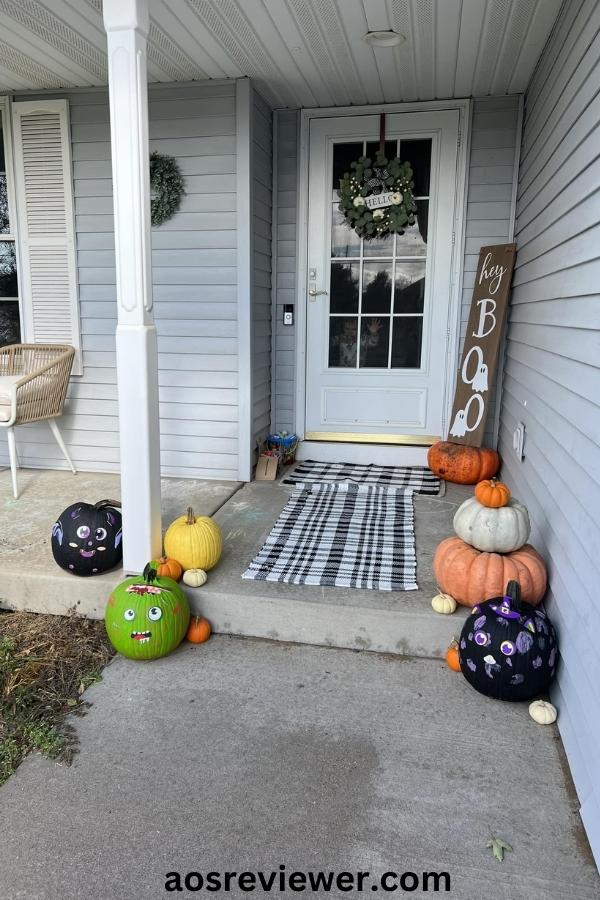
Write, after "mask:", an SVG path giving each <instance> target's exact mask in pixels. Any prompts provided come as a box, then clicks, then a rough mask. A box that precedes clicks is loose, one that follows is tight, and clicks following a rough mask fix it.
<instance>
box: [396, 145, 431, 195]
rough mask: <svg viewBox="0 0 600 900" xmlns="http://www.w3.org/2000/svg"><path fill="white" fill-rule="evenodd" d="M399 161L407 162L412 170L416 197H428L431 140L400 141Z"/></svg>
mask: <svg viewBox="0 0 600 900" xmlns="http://www.w3.org/2000/svg"><path fill="white" fill-rule="evenodd" d="M400 159H401V160H402V162H409V163H410V164H411V166H412V170H413V180H414V183H415V186H414V193H415V196H416V197H428V196H429V178H430V173H431V138H425V139H422V140H415V141H412V140H407V141H400Z"/></svg>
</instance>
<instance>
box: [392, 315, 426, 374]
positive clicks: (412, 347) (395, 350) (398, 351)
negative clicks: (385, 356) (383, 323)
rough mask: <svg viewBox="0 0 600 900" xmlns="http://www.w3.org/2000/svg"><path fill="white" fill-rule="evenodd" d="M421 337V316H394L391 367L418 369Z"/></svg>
mask: <svg viewBox="0 0 600 900" xmlns="http://www.w3.org/2000/svg"><path fill="white" fill-rule="evenodd" d="M422 339H423V317H422V316H400V317H396V318H394V330H393V333H392V368H393V369H418V368H419V366H420V365H421V342H422Z"/></svg>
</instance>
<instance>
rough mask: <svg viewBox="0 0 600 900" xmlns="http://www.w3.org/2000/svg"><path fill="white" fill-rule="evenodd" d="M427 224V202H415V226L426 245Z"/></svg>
mask: <svg viewBox="0 0 600 900" xmlns="http://www.w3.org/2000/svg"><path fill="white" fill-rule="evenodd" d="M428 224H429V200H417V225H418V227H419V232H420V234H421V237H422V239H423V241H424V242H425V243H427V228H428Z"/></svg>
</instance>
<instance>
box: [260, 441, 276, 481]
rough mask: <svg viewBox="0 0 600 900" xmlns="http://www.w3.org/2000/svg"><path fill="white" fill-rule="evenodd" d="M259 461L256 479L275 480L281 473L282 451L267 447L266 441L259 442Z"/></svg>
mask: <svg viewBox="0 0 600 900" xmlns="http://www.w3.org/2000/svg"><path fill="white" fill-rule="evenodd" d="M257 451H258V461H257V463H256V471H255V473H254V478H255V480H256V481H275V479H276V478H277V475H278V474H279V464H280V462H281V452H279V451H278V450H276V449H275V450H272V449H269V448H268V447H267V444H266V442H264V441H263V442H262V443H260V444H258V447H257Z"/></svg>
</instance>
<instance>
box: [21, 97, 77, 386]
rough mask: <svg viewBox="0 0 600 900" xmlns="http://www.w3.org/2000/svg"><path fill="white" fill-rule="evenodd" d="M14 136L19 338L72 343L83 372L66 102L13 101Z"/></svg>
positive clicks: (26, 340)
mask: <svg viewBox="0 0 600 900" xmlns="http://www.w3.org/2000/svg"><path fill="white" fill-rule="evenodd" d="M13 135H14V150H15V152H14V164H15V184H16V195H17V216H18V248H19V256H20V260H21V266H20V273H21V286H20V291H21V297H22V304H23V322H24V326H25V334H24V341H25V342H27V343H37V344H41V343H50V344H70V345H71V346H72V347H75V349H76V351H77V353H76V357H75V361H74V364H73V374H81V340H80V329H79V305H78V300H77V269H76V262H75V225H74V215H73V176H72V168H71V138H70V128H69V107H68V102H67V101H66V100H41V101H35V100H34V101H27V102H24V103H13Z"/></svg>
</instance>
